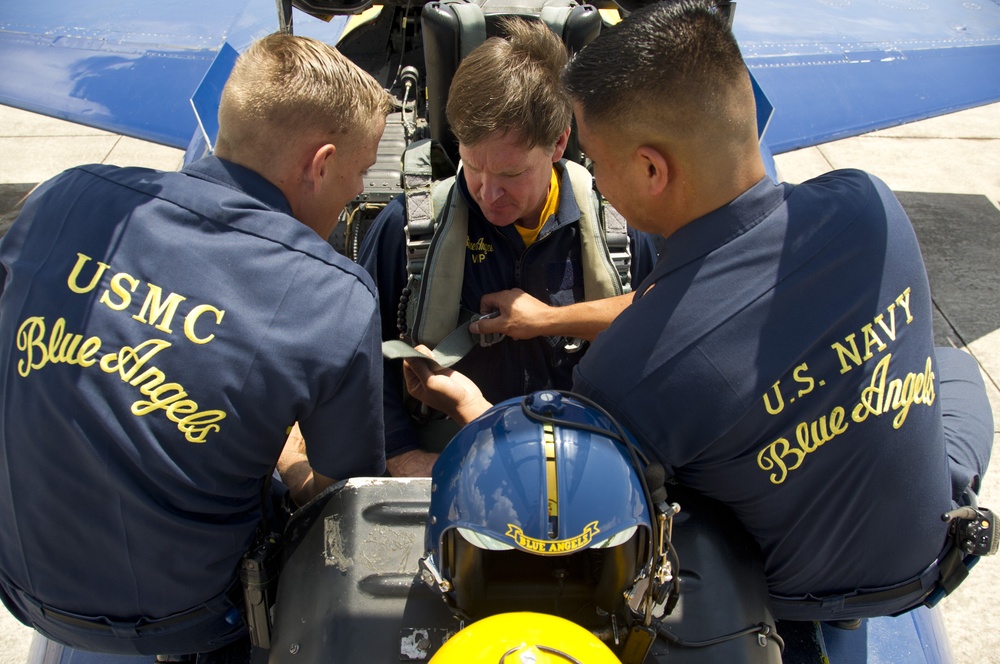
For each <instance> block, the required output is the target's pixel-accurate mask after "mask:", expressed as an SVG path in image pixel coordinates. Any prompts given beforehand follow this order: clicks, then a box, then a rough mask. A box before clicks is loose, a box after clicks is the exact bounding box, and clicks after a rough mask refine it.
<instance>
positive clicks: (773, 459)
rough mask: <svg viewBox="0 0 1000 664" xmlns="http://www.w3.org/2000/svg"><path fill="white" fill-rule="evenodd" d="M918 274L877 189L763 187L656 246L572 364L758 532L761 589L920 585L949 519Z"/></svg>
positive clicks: (695, 481) (888, 198)
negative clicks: (627, 300) (624, 299)
mask: <svg viewBox="0 0 1000 664" xmlns="http://www.w3.org/2000/svg"><path fill="white" fill-rule="evenodd" d="M936 371H937V365H936V360H935V355H934V348H933V333H932V318H931V303H930V294H929V289H928V283H927V277H926V273H925V271H924V265H923V261H922V258H921V255H920V250H919V247H918V245H917V240H916V237H915V235H914V233H913V229H912V227H911V225H910V223H909V220H908V219H907V217H906V215H905V213H904V211H903V209H902V208H901V207H900V205H899V203H898V202H897V201H896V199H895V197H894V196H893V195H892V193H891V192H890V191H889V190H888V188H887V187H886V186H885V184H884V183H882V182H880V181H879V180H877V179H876V178H874V177H872V176H869V175H867V174H865V173H862V172H860V171H838V172H834V173H830V174H827V175H824V176H822V177H820V178H816V179H814V180H811V181H809V182H806V183H804V184H801V185H798V186H793V185H790V184H782V185H775V184H773V183H772V182H771V181H770V180H767V179H765V180H763V181H761V182H760V183H758V184H757V185H756V186H754V187H753V188H751V189H750V190H748V191H746V192H745V193H744V194H743V195H741V196H740V197H739V198H737V199H736V200H735V201H733V202H732V203H730V204H729V205H727V206H725V207H723V208H721V209H719V210H716V211H714V212H712V213H710V214H708V215H706V216H704V217H702V218H700V219H697V220H695V221H694V222H692V223H690V224H688V225H687V226H685V227H683V228H681V229H680V230H678V231H677V232H676V233H674V234H673V235H671V236H670V237H669V238H667V239H666V241H665V243H664V245H663V247H662V253H661V260H660V262H659V263H658V264H657V266H656V268H655V269H654V270H653V273H652V274H651V275H650V276H649V278H648V279H647V280H646V281H645V282H644V283H643V284H641V285H640V286H639V287H638V289H637V295H636V300H635V303H634V304H633V305H632V306H631V307H629V308H628V309H627V310H626V311H625V312H624V313H623V314H622V315H621V316H619V317H618V319H617V320H616V321H615V323H614V324H613V325H612V326H611V328H609V329H608V330H607V331H606V332H605V333H603V334H601V335H600V336H599V337H598V339H597V340H596V341H595V343H594V344H593V346H592V347H591V350H590V352H588V353H587V355H586V357H585V358H584V359H583V360H582V362H581V363H580V364H579V366H578V367H577V370H576V372H575V375H574V378H575V380H574V388H575V389H576V390H578V391H579V392H581V393H582V394H584V395H586V396H589V397H591V398H593V399H595V400H596V401H598V402H599V403H601V404H602V405H604V406H606V407H607V408H609V410H610V412H612V414H614V415H615V416H616V417H618V418H621V422H622V424H623V425H624V426H626V427H627V428H628V429H630V430H631V431H632V432H633V433H634V434H635V435H636V436H637V437H638V438H639V440H640V441H641V442H642V443H643V445H644V447H645V448H646V450H647V451H648V452H650V453H651V454H652V455H653V456H654V457H655V458H657V459H659V460H660V461H661V462H662V463H663V464H664V465H665V466H666V468H667V471H668V476H673V477H675V478H676V479H677V480H679V481H680V482H681V483H683V484H685V485H688V486H690V487H692V488H694V489H697V490H698V491H700V492H702V493H704V494H706V495H708V496H711V497H713V498H716V499H718V500H721V501H722V502H724V503H726V504H728V505H729V506H730V507H732V509H733V510H734V511H735V513H736V515H737V516H738V517H739V519H740V520H741V521H742V522H743V524H744V525H745V526H746V527H747V529H748V530H749V532H750V533H751V534H752V535H753V536H754V537H755V538H756V539H757V541H758V542H759V543H760V546H761V548H762V550H763V553H764V557H765V567H766V572H767V577H768V583H769V587H770V591H771V593H772V594H775V595H780V596H789V597H799V596H803V595H806V594H809V593H812V594H818V595H823V594H835V593H841V592H845V591H852V590H855V589H859V588H876V587H882V586H886V585H890V584H894V583H897V582H901V581H904V580H909V579H910V578H912V577H914V576H916V575H917V574H919V573H920V572H921V571H923V570H924V569H925V568H926V567H927V566H928V565H929V564H930V563H931V562H932V561H933V560H934V559H935V557H936V555H937V554H938V553H939V552H940V550H941V549H942V547H943V545H944V542H945V529H946V526H945V524H944V523H943V522H942V521H941V519H940V515H941V514H942V513H943V512H945V511H947V510H948V509H950V508H951V487H950V479H949V472H948V464H949V461H948V456H947V454H946V451H945V442H944V434H943V429H942V422H941V408H940V401H939V399H937V389H938V377H937V375H936Z"/></svg>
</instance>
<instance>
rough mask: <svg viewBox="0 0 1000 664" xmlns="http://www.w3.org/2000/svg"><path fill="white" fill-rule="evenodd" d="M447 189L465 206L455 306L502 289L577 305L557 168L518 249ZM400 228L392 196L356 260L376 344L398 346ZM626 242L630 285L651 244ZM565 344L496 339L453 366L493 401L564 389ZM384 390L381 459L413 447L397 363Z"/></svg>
mask: <svg viewBox="0 0 1000 664" xmlns="http://www.w3.org/2000/svg"><path fill="white" fill-rule="evenodd" d="M456 182H458V183H459V190H458V191H459V195H461V196H462V197H463V198H464V199H465V202H466V204H467V206H468V208H469V226H468V238H467V242H466V252H465V268H464V270H465V271H464V277H463V281H462V296H461V306H462V308H464V309H466V310H467V311H471V312H478V311H479V302H480V300H481V299H482V297H483V296H484V295H486V294H487V293H494V292H497V291H502V290H508V289H510V288H520V289H521V290H523V291H525V292H526V293H528V294H530V295H531V296H533V297H535V298H537V299H538V300H540V301H541V302H544V303H546V304H548V305H551V306H562V305H566V304H573V303H575V302H581V301H583V299H584V292H583V266H582V258H581V249H580V230H579V229H580V224H579V221H580V208H579V206H578V205H577V203H576V198H575V197H574V194H573V186H572V184H571V183H570V178H569V175H568V174H567V173H566V172H565V170H564V169H563V172H562V175H561V179H560V182H559V205H558V207H557V209H556V212H555V214H553V215H552V216H551V217H550V218H549V219H547V220H546V221H545V222H544V224H543V226H542V229H541V231H540V232H539V236H538V239H537V240H536V241H535V242H534V243H533V244H532V245H531V246H530V247H527V248H526V247H525V246H524V242H523V240H522V239H521V235H520V234H519V233H518V232H517V229H516V228H514V227H513V226H512V225H511V226H504V227H500V226H495V225H494V224H491V223H490V222H489V221H488V220H487V219H486V218H485V217H484V216H483V214H482V212H481V210H480V209H479V206H478V204H476V202H475V200H473V198H472V196H471V194H469V191H468V188H467V185H466V183H465V180H464V178H463V177H462V175H461V172H459V175H458V177H457V178H456ZM405 227H406V202H405V198H404V197H403V196H400V197H397V198H396V199H394V200H393V201H391V202H390V203H389V205H387V206H386V208H385V209H384V210H383V211H382V212H381V213H380V214H379V216H378V217H377V218H376V219H375V221H374V222H373V224H372V226H371V228H370V229H369V231H368V233H367V234H366V235H365V238H364V240H363V242H362V245H361V250H360V253H359V256H358V262H359V263H360V264H361V265H362V266H364V267H365V269H366V270H368V272H369V273H370V274H371V275H372V277H373V278H374V279H375V283H376V284H377V285H378V290H379V303H380V306H381V312H382V338H383V339H384V340H390V339H398V338H399V329H398V327H397V315H398V307H399V302H400V295H401V294H402V291H403V288H404V286H406V281H407V274H406V233H405ZM629 238H630V241H631V251H632V262H631V278H632V284H633V285H634V284H636V283H639V281H641V280H642V279H643V278H645V276H646V275H647V274H649V271H650V270H651V269H652V267H653V264H654V263H655V261H656V249H655V245H654V243H653V239H652V236H649V235H646V234H644V233H639V232H637V231H634V230H632V229H629ZM565 344H566V340H565V339H563V338H550V337H536V338H534V339H525V340H515V339H503V340H502V341H500V342H499V343H497V344H494V345H492V346H489V347H486V348H483V347H479V346H477V347H475V348H473V349H472V350H471V351H470V352H469V354H468V355H466V356H465V357H464V358H462V360H461V361H460V362H458V363H457V364H456V365H455V367H454V368H455V369H456V370H457V371H460V372H462V373H463V374H465V375H466V376H468V377H469V378H470V379H472V380H473V381H475V382H476V384H477V385H479V386H480V388H481V389H482V391H483V394H484V395H485V396H486V398H487V399H489V400H490V401H492V402H494V403H497V402H500V401H503V400H504V399H509V398H511V397H515V396H519V395H521V394H528V393H530V392H533V391H535V390H541V389H548V388H557V389H568V388H569V386H570V384H571V382H572V371H573V367H575V366H576V364H577V362H579V360H580V357H582V355H583V353H582V352H567V350H566V349H565ZM385 390H386V395H385V421H386V453H387V454H388V455H389V456H393V455H394V454H398V453H400V452H404V451H407V450H410V449H415V448H416V447H417V435H416V432H415V430H414V428H413V424H412V422H411V419H410V416H409V414H408V412H407V409H406V407H405V405H404V394H405V388H404V386H403V381H402V369H401V366H400V362H399V361H398V360H396V361H387V362H386V374H385Z"/></svg>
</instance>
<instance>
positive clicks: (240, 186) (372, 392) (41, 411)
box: [0, 35, 391, 655]
mask: <svg viewBox="0 0 1000 664" xmlns="http://www.w3.org/2000/svg"><path fill="white" fill-rule="evenodd" d="M390 107H391V99H390V97H389V95H388V93H386V91H385V90H383V89H382V87H381V86H380V85H379V84H378V83H377V82H376V81H375V80H374V79H373V78H371V77H370V76H369V75H367V74H366V73H365V72H363V71H362V70H360V69H359V68H358V67H357V66H356V65H354V64H353V63H351V62H350V61H349V60H348V59H347V58H345V57H344V56H343V55H341V54H340V53H339V52H337V51H336V50H335V49H334V48H333V47H331V46H329V45H327V44H323V43H321V42H318V41H314V40H310V39H306V38H302V37H293V36H290V35H272V36H269V37H266V38H264V39H262V40H259V41H257V42H255V43H254V44H252V45H251V46H250V47H249V49H248V50H247V51H246V52H245V53H244V54H243V55H241V56H240V58H239V59H238V60H237V62H236V65H235V67H234V69H233V72H232V74H231V75H230V77H229V80H228V82H227V83H226V86H225V89H224V91H223V94H222V100H221V104H220V110H219V119H220V123H219V124H220V127H219V137H218V141H217V146H216V151H215V155H213V156H209V157H206V158H204V159H201V160H199V161H197V162H195V163H193V164H190V165H188V166H186V167H185V168H184V169H183V170H182V171H180V172H175V173H164V172H159V171H152V170H148V169H140V168H119V167H115V166H101V165H91V166H80V167H78V168H73V169H70V170H68V171H66V172H65V173H63V174H61V175H59V176H57V177H56V178H53V179H52V180H50V181H48V182H47V183H44V184H43V185H41V186H40V187H39V188H38V190H37V191H36V192H35V193H33V194H32V195H31V197H29V198H28V200H27V202H26V203H25V205H24V209H23V211H22V212H21V214H20V216H19V217H18V219H17V220H16V221H15V222H14V224H13V226H12V227H11V228H10V230H9V231H8V233H7V234H6V236H5V237H4V238H3V241H2V242H0V371H2V379H0V380H2V382H3V385H4V387H3V398H2V401H0V477H2V481H3V485H4V487H5V490H4V491H3V493H2V496H0V530H2V532H3V537H2V538H0V599H2V600H3V602H4V604H5V605H6V606H7V607H8V608H9V609H10V611H11V613H12V614H13V615H14V616H15V617H17V618H18V619H19V620H21V621H22V622H24V623H25V624H27V625H31V626H33V627H35V628H36V629H37V630H38V631H39V632H41V633H42V634H44V635H45V636H46V637H48V638H50V639H52V640H54V641H57V642H59V643H63V644H67V645H69V646H72V647H74V648H79V649H81V650H86V651H95V652H106V653H117V654H126V655H128V654H146V655H189V654H191V653H201V652H208V651H214V650H217V649H219V648H221V647H224V646H227V645H228V644H241V645H243V646H244V647H245V648H247V649H248V648H249V639H248V638H247V627H246V625H245V623H244V618H243V615H242V609H243V593H242V589H241V587H240V582H239V575H238V574H237V571H238V567H239V563H240V559H241V557H242V556H243V555H244V554H245V553H246V551H247V550H248V548H249V547H250V545H251V543H252V542H253V540H254V538H255V537H256V536H257V530H258V525H259V524H262V512H265V513H266V512H268V511H270V510H269V508H270V507H271V500H272V496H271V495H268V494H269V492H268V490H267V489H268V487H269V486H271V487H272V489H273V488H275V487H276V486H277V485H278V484H280V483H277V482H275V483H272V484H270V485H269V484H268V482H269V481H270V478H271V476H272V474H273V470H274V468H275V465H276V462H278V460H279V455H280V457H281V461H280V463H277V466H278V470H279V471H280V472H281V477H282V480H283V481H284V483H285V484H287V486H288V488H289V489H290V490H291V493H292V497H293V498H294V499H295V500H296V501H297V502H300V503H301V502H305V501H306V500H308V499H309V498H310V497H312V496H315V495H316V494H317V493H318V492H319V491H320V490H321V489H323V488H324V487H326V486H327V485H329V484H330V483H331V482H333V480H334V479H339V478H347V477H351V476H356V475H362V476H364V475H378V474H380V473H382V472H383V471H384V462H383V451H382V421H381V418H380V414H381V408H380V407H379V406H380V401H381V400H380V399H379V398H378V395H379V394H380V393H381V372H382V366H381V365H382V363H381V352H380V347H379V338H378V327H379V318H378V309H377V302H376V294H375V287H374V284H372V282H371V279H370V278H369V277H368V275H367V274H366V273H365V272H364V270H361V269H360V268H359V267H358V266H356V265H354V264H353V263H352V262H351V261H349V260H347V259H346V258H344V257H343V256H340V255H339V254H337V253H336V252H335V251H334V250H333V249H332V248H331V247H330V246H329V244H328V243H327V242H326V238H327V236H328V235H329V234H330V231H331V230H332V229H333V227H334V225H335V224H336V223H337V219H338V216H339V214H340V211H341V210H342V209H343V207H344V206H345V205H346V204H347V203H348V202H349V201H350V200H351V199H352V198H353V197H354V196H356V195H358V194H359V193H360V192H361V191H362V189H363V185H364V177H363V173H364V171H365V169H367V168H368V167H370V166H371V165H372V164H373V163H374V161H375V156H376V151H377V147H378V143H379V139H380V137H381V135H382V131H383V129H384V128H385V117H386V114H387V113H388V111H389V109H390ZM296 422H297V423H298V428H301V431H302V433H303V434H304V435H305V436H306V437H308V439H309V443H308V445H305V446H302V445H301V444H300V443H301V441H300V440H299V438H298V437H293V438H292V439H291V441H292V444H290V445H287V446H286V444H285V443H286V438H287V437H288V432H289V429H290V428H292V426H293V425H294V424H295V423H296ZM307 456H308V461H307V459H306V457H307ZM309 462H311V465H310V463H309ZM271 493H272V494H277V493H278V492H277V491H276V490H275V491H272V492H271ZM273 497H274V498H277V497H278V496H277V495H274V496H273ZM279 514H280V512H276V513H274V514H271V515H270V518H269V519H267V523H266V524H264V525H266V526H267V528H268V529H269V530H272V529H273V530H280V527H281V524H280V523H279V522H278V521H279V519H278V516H279ZM265 532H268V531H265ZM233 647H234V648H235V646H233Z"/></svg>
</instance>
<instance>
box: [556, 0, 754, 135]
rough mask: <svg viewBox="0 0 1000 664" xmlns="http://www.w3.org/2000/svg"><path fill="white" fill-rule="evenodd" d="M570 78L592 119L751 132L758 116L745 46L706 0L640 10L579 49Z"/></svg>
mask: <svg viewBox="0 0 1000 664" xmlns="http://www.w3.org/2000/svg"><path fill="white" fill-rule="evenodd" d="M563 81H564V82H565V84H566V87H567V89H568V91H569V94H570V95H571V97H572V98H573V100H574V101H575V102H577V103H578V104H579V105H580V106H581V107H582V109H583V113H584V116H585V117H586V119H587V122H588V124H589V123H596V124H603V125H605V126H609V127H610V126H614V127H620V128H622V129H623V130H625V131H627V130H628V129H629V128H637V127H642V126H643V125H645V126H650V127H651V126H656V125H658V126H659V128H660V130H661V131H663V130H666V131H671V130H674V131H700V130H711V131H720V130H722V131H727V132H729V131H731V132H733V133H734V134H736V133H740V134H745V132H746V131H748V130H751V129H752V128H750V127H749V125H750V124H752V123H753V121H754V118H755V115H754V113H753V112H752V108H753V106H752V105H753V90H752V88H751V86H750V79H749V74H748V72H747V70H746V66H745V64H744V62H743V57H742V55H741V54H740V49H739V44H738V43H737V41H736V38H735V37H734V36H733V34H732V31H731V30H730V29H729V26H728V24H727V22H726V18H725V17H724V16H723V15H722V14H721V13H720V12H718V11H717V9H716V7H715V5H714V3H712V2H709V1H706V0H667V1H666V2H660V3H658V4H654V5H649V6H647V7H644V8H643V9H641V10H639V11H636V12H634V13H633V14H631V15H629V16H628V17H627V18H625V19H624V20H623V21H622V22H621V23H620V24H618V25H616V26H614V27H612V28H607V29H605V30H604V31H602V33H601V34H600V35H599V36H598V37H597V38H596V39H595V40H594V41H593V42H591V43H590V44H588V45H587V46H586V47H585V48H584V49H583V50H582V51H581V52H580V53H579V54H577V55H576V56H575V57H574V58H573V60H572V61H571V62H570V63H569V65H568V66H567V68H566V70H565V71H564V74H563ZM748 111H750V112H748ZM720 120H724V122H720Z"/></svg>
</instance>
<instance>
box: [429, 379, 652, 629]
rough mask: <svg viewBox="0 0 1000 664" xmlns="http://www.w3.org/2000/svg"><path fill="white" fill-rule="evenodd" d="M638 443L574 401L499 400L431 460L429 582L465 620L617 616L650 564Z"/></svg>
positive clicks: (544, 396)
mask: <svg viewBox="0 0 1000 664" xmlns="http://www.w3.org/2000/svg"><path fill="white" fill-rule="evenodd" d="M642 472H643V470H642V468H641V462H640V460H639V457H638V454H637V452H636V449H635V446H634V442H633V441H632V440H631V438H630V437H629V434H627V432H625V431H624V430H623V429H622V428H621V427H620V426H618V425H617V423H615V422H614V421H613V420H612V419H611V417H610V416H608V415H607V414H606V413H604V412H603V411H602V410H600V409H599V408H598V407H596V405H595V404H592V403H590V402H587V401H584V400H583V399H582V398H581V397H578V396H576V395H573V394H570V393H565V392H556V391H551V390H549V391H542V392H535V393H534V394H531V395H528V396H526V397H523V398H521V397H519V398H516V399H510V400H507V401H504V402H502V403H500V404H497V405H496V406H494V407H493V408H491V409H490V410H488V411H487V412H486V413H484V414H483V415H481V416H480V417H478V418H477V419H476V420H474V421H472V422H470V423H469V424H468V425H467V426H465V427H464V428H463V429H462V430H461V431H459V433H458V434H457V435H456V436H455V437H454V438H453V439H452V440H451V442H450V443H449V444H448V446H447V447H446V448H445V449H444V451H443V452H442V453H441V456H440V458H439V459H438V460H437V462H436V463H435V464H434V470H433V473H432V493H431V505H430V513H429V515H428V522H427V529H426V531H425V532H426V535H425V537H426V541H425V548H426V551H427V555H426V556H425V558H424V561H423V566H424V570H425V572H424V579H425V581H427V583H428V584H429V585H431V586H432V587H434V588H436V589H437V590H439V591H440V592H442V594H443V595H444V597H445V600H446V601H447V602H448V604H449V605H450V606H451V607H452V609H453V610H454V611H455V612H456V613H458V614H460V615H462V616H463V617H467V618H472V619H478V618H482V617H485V616H486V615H493V614H497V613H501V612H504V611H539V612H542V613H548V614H552V615H559V616H563V617H567V618H571V619H572V620H574V621H575V622H578V623H581V624H586V623H587V616H591V617H592V618H593V619H594V621H595V622H597V621H599V620H603V619H604V618H601V616H604V617H605V618H606V616H607V614H609V613H618V614H621V613H622V612H624V609H625V602H626V593H628V592H629V591H630V590H631V589H632V588H633V587H634V586H635V585H636V581H637V577H639V576H640V575H641V573H642V572H643V570H647V571H648V569H649V566H650V561H651V560H652V556H653V530H652V522H651V517H650V515H651V507H650V504H651V503H650V497H649V492H648V489H647V488H646V486H645V483H644V480H643V479H642V478H641V477H640V473H642Z"/></svg>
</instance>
